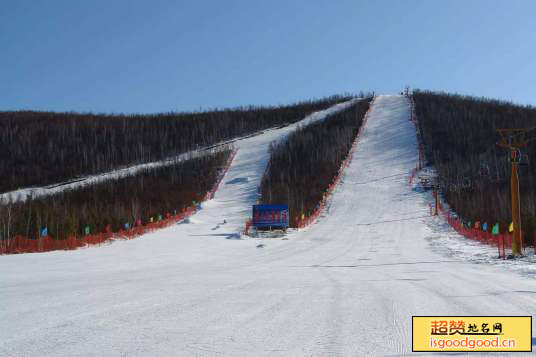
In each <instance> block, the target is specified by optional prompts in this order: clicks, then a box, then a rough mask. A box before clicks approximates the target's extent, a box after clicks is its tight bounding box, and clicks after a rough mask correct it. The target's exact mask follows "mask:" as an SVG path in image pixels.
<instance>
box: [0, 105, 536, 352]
mask: <svg viewBox="0 0 536 357" xmlns="http://www.w3.org/2000/svg"><path fill="white" fill-rule="evenodd" d="M345 105H349V103H346V104H341V105H339V106H337V107H335V108H331V109H330V110H329V111H328V112H331V111H336V110H340V109H341V107H344V106H345ZM408 110H409V107H408V102H407V100H406V98H404V97H402V96H380V97H377V98H376V99H375V101H374V104H373V107H372V110H371V112H370V115H369V119H368V122H367V124H366V127H365V130H364V131H363V134H362V137H361V139H360V142H359V144H358V146H357V149H356V151H355V152H354V155H353V160H352V161H351V163H350V165H349V166H348V167H347V169H346V171H345V174H344V176H343V178H342V180H341V182H340V184H339V185H338V186H337V188H336V189H335V192H334V194H333V196H332V198H331V199H330V202H329V205H328V207H327V210H326V212H324V214H323V215H322V216H321V218H320V219H319V220H318V222H317V223H316V224H314V225H312V226H310V227H308V228H306V229H304V230H301V231H294V232H291V233H290V234H289V235H288V239H287V240H283V239H264V240H262V244H263V247H262V248H260V247H257V245H258V244H259V243H260V240H258V239H241V237H240V235H239V234H238V232H239V231H240V230H241V229H242V228H243V223H244V221H245V219H246V218H247V215H248V214H249V211H250V207H251V204H252V203H254V201H255V199H256V189H257V186H258V184H259V180H260V175H261V174H262V172H263V171H264V167H265V165H266V162H267V160H268V155H267V146H268V145H269V143H270V142H271V141H273V140H281V139H282V138H284V137H285V136H286V135H287V134H288V133H289V132H290V131H292V130H294V129H295V126H292V127H288V128H282V129H279V130H277V131H271V132H269V133H265V134H263V135H260V136H257V137H255V138H249V139H245V140H241V141H240V142H239V143H237V144H235V145H236V146H237V147H238V149H239V151H238V154H237V156H236V158H235V160H234V161H233V164H232V166H231V168H230V169H229V171H228V173H227V175H226V177H225V178H224V180H223V182H222V185H221V186H220V188H219V190H218V191H217V192H216V196H215V199H213V200H211V201H208V202H205V203H204V204H203V209H202V210H201V211H200V212H198V213H197V214H196V215H195V216H193V217H192V218H191V219H190V220H189V221H188V222H187V223H183V224H178V225H175V226H173V227H169V228H167V229H163V230H160V231H157V232H154V233H151V234H148V235H146V236H144V237H142V238H139V239H135V240H131V241H118V242H114V243H113V244H110V245H106V246H102V247H95V248H88V249H80V250H77V251H73V252H49V253H43V254H25V255H19V256H15V255H13V256H2V257H0V292H1V293H0V294H1V302H2V303H1V304H0V355H2V356H221V355H229V356H365V355H391V356H392V355H406V354H410V353H411V338H410V337H411V316H412V315H532V316H534V315H535V312H536V307H535V306H536V280H535V279H534V278H529V277H527V276H524V275H521V274H518V273H514V272H511V271H508V270H505V269H501V268H500V267H498V266H493V265H487V264H474V263H471V262H468V261H466V260H464V259H462V258H458V257H456V256H452V255H449V254H446V252H444V251H442V250H441V249H437V246H436V245H434V244H433V243H434V242H433V240H434V239H436V238H437V231H436V230H435V226H436V225H437V222H436V221H434V220H432V219H431V218H430V217H428V201H427V197H426V196H425V195H424V194H421V193H418V192H417V191H415V190H412V189H411V188H410V187H409V186H408V184H407V174H408V172H409V170H410V169H411V168H413V167H414V165H415V161H416V154H417V152H416V141H415V129H414V127H413V125H412V124H411V123H410V122H409V121H408V115H409V113H408ZM325 115H326V113H317V114H314V115H312V116H311V117H309V118H307V119H306V121H308V122H310V121H314V120H322V119H323V118H324V117H325ZM224 220H226V222H227V223H223V221H224ZM533 328H534V327H533ZM534 332H536V331H533V333H534ZM518 355H519V354H518Z"/></svg>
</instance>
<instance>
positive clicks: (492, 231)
mask: <svg viewBox="0 0 536 357" xmlns="http://www.w3.org/2000/svg"><path fill="white" fill-rule="evenodd" d="M491 233H492V234H499V223H495V224H494V225H493V228H492V229H491Z"/></svg>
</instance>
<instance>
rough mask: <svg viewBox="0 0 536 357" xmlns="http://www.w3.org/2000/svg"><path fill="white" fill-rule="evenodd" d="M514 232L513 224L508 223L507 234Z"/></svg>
mask: <svg viewBox="0 0 536 357" xmlns="http://www.w3.org/2000/svg"><path fill="white" fill-rule="evenodd" d="M513 231H514V222H512V223H510V225H509V226H508V232H513Z"/></svg>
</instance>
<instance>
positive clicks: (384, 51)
mask: <svg viewBox="0 0 536 357" xmlns="http://www.w3.org/2000/svg"><path fill="white" fill-rule="evenodd" d="M535 14H536V1H532V0H525V1H523V0H512V1H506V0H504V1H493V0H465V1H458V0H449V1H439V0H429V1H425V0H408V1H403V0H389V1H387V0H368V1H357V0H353V1H351V0H348V1H337V0H332V1H322V0H316V1H305V0H303V1H302V0H295V1H292V0H287V1H279V0H271V1H260V0H258V1H257V0H249V1H238V0H236V1H235V0H226V1H204V0H197V1H180V0H179V1H160V0H153V1H148V0H147V1H138V0H128V1H118V0H115V1H114V0H108V1H102V0H91V1H89V0H88V1H82V0H33V1H32V0H26V1H21V0H2V3H1V5H0V45H1V47H0V48H1V49H2V51H1V52H0V110H13V109H34V110H55V111H70V110H73V111H92V112H115V113H118V112H124V113H134V112H142V113H148V112H166V111H190V110H200V109H210V108H215V107H230V106H238V105H248V104H281V103H289V102H293V101H296V100H300V99H307V98H311V97H320V96H324V95H329V94H334V93H340V92H348V91H350V92H356V91H359V90H374V91H376V92H377V93H396V92H399V91H401V90H402V88H403V87H404V86H405V85H406V84H408V85H410V86H411V87H415V88H423V89H434V90H445V91H451V92H460V93H464V94H474V95H478V96H487V97H494V98H500V99H506V100H512V101H514V102H517V103H521V104H531V105H536V96H535V95H534V94H535V93H536V68H535V63H536V61H535V56H536V25H535V24H534V15H535Z"/></svg>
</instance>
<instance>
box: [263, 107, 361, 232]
mask: <svg viewBox="0 0 536 357" xmlns="http://www.w3.org/2000/svg"><path fill="white" fill-rule="evenodd" d="M369 104H370V99H366V100H362V101H358V102H356V103H355V104H354V105H352V106H351V107H349V108H348V109H346V110H343V111H341V112H339V113H337V114H334V115H332V116H330V117H328V118H326V119H325V120H323V121H321V122H317V123H314V124H311V125H308V126H306V127H302V128H299V129H298V130H296V131H295V132H293V133H292V134H290V135H289V137H288V139H287V140H286V141H284V142H281V143H278V144H275V145H272V146H271V147H270V161H269V164H268V170H267V171H266V174H265V176H264V177H263V179H262V183H261V202H260V203H266V204H268V203H273V204H285V203H287V204H288V206H289V211H290V219H289V224H290V227H296V226H297V222H298V220H299V219H300V217H301V216H302V214H303V215H304V216H305V217H308V216H310V215H311V214H312V213H313V211H314V210H315V208H316V207H317V206H318V205H319V203H320V202H321V201H322V199H323V196H324V194H325V193H326V191H327V190H328V187H329V185H330V184H331V183H332V181H333V179H334V178H335V177H336V176H337V174H338V172H339V169H340V167H341V164H342V162H343V160H344V159H345V158H346V157H347V155H348V153H349V151H350V148H351V146H352V143H353V141H354V139H355V138H356V136H357V133H358V131H359V128H360V127H361V124H362V123H363V118H364V116H365V113H366V112H367V110H368V108H369Z"/></svg>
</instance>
